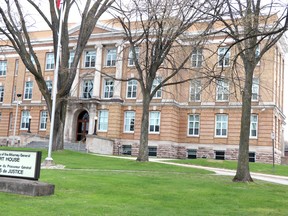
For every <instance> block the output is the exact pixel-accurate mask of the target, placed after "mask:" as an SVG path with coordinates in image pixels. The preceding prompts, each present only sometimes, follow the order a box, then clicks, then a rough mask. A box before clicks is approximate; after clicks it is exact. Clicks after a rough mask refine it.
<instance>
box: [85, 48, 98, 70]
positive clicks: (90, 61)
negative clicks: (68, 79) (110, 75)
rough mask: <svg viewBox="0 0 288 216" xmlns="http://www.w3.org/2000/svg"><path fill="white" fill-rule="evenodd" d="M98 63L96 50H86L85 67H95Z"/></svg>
mask: <svg viewBox="0 0 288 216" xmlns="http://www.w3.org/2000/svg"><path fill="white" fill-rule="evenodd" d="M95 64H96V51H92V50H90V51H86V52H85V59H84V67H85V68H91V67H95Z"/></svg>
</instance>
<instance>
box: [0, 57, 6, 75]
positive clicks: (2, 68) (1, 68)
mask: <svg viewBox="0 0 288 216" xmlns="http://www.w3.org/2000/svg"><path fill="white" fill-rule="evenodd" d="M6 73H7V61H6V60H1V61H0V76H6Z"/></svg>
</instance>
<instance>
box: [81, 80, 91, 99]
mask: <svg viewBox="0 0 288 216" xmlns="http://www.w3.org/2000/svg"><path fill="white" fill-rule="evenodd" d="M92 94H93V80H83V86H82V98H91V97H92Z"/></svg>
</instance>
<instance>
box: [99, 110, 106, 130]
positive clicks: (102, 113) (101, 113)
mask: <svg viewBox="0 0 288 216" xmlns="http://www.w3.org/2000/svg"><path fill="white" fill-rule="evenodd" d="M98 116H99V117H98V131H107V130H108V110H100V111H99V113H98Z"/></svg>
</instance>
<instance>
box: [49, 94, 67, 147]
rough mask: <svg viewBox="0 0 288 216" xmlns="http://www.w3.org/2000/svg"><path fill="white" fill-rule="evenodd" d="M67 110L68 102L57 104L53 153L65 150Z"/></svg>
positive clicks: (63, 101)
mask: <svg viewBox="0 0 288 216" xmlns="http://www.w3.org/2000/svg"><path fill="white" fill-rule="evenodd" d="M66 108H67V101H66V100H62V102H59V104H57V106H56V110H55V120H54V130H53V141H52V151H57V150H63V149H64V127H65V120H66Z"/></svg>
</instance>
